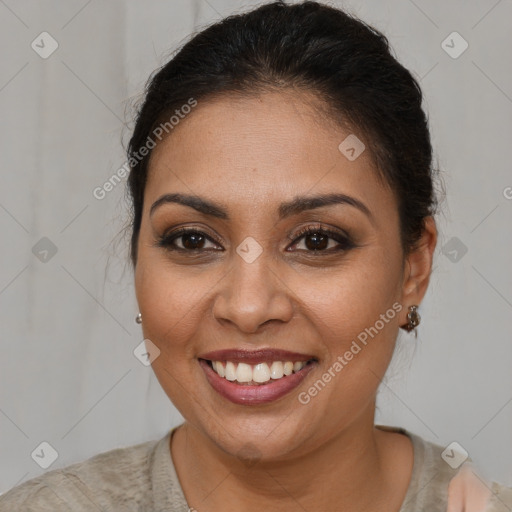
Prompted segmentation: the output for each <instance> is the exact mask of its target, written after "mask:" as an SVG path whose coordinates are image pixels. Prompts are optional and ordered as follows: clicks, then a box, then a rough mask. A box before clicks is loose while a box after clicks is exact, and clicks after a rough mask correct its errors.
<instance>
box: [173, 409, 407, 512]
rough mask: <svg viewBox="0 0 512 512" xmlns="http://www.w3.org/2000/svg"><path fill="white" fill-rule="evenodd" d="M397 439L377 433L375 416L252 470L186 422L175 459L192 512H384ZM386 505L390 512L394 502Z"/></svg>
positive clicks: (252, 466)
mask: <svg viewBox="0 0 512 512" xmlns="http://www.w3.org/2000/svg"><path fill="white" fill-rule="evenodd" d="M389 435H390V434H386V433H384V432H382V431H380V430H378V429H376V428H375V427H374V425H373V415H371V417H367V418H361V420H360V421H358V422H355V423H353V424H352V425H350V426H349V427H348V428H346V429H345V430H343V431H342V432H340V433H339V434H337V435H336V436H334V437H333V438H332V439H330V440H329V442H327V443H324V444H321V445H320V446H318V447H317V448H315V449H314V450H312V451H311V452H309V453H307V454H303V455H301V456H297V457H295V458H290V459H287V460H279V461H255V462H254V463H250V462H248V463H246V464H244V463H243V462H241V461H240V460H239V459H238V458H235V457H232V456H228V455H226V454H225V453H224V452H222V451H221V450H220V449H219V448H218V447H217V446H215V445H213V443H212V442H211V441H210V440H209V439H208V438H206V437H205V436H204V435H203V434H202V433H201V432H200V431H199V430H197V429H196V428H193V427H191V426H190V425H189V424H187V423H185V424H184V425H183V426H182V427H181V428H179V429H178V430H177V431H176V432H175V434H174V436H173V442H172V457H173V460H174V463H175V466H176V471H177V472H178V476H179V479H180V482H181V484H182V488H183V491H184V493H185V496H186V497H187V501H188V502H189V506H190V507H192V508H193V509H196V510H197V511H198V512H202V511H203V510H209V511H217V510H219V511H220V510H222V511H223V512H230V511H231V510H233V511H235V510H236V511H238V510H244V511H247V512H251V511H253V510H254V511H256V510H258V511H260V510H262V509H263V510H264V509H265V507H267V506H268V507H269V508H270V507H271V508H272V510H283V511H284V510H296V509H299V510H300V509H301V508H303V509H305V510H332V509H333V503H336V504H338V505H339V507H340V508H339V509H340V510H341V509H347V510H350V509H353V510H368V511H371V510H379V508H380V510H382V506H383V505H385V501H384V497H386V492H388V493H389V485H390V478H389V473H390V470H391V469H393V468H394V467H395V466H396V457H395V462H394V463H391V462H390V461H391V459H392V458H393V457H391V455H392V451H393V450H392V449H391V445H390V443H389V441H390V439H389ZM391 435H396V434H391ZM401 437H404V436H401ZM395 476H396V475H395ZM407 482H408V480H407ZM386 489H387V491H386ZM395 490H396V489H395ZM398 497H400V499H399V500H398V501H397V502H396V503H397V504H398V505H397V508H396V509H397V510H398V508H399V504H400V503H401V500H402V499H403V496H400V493H399V494H398ZM386 501H387V505H388V506H389V496H387V497H386ZM276 503H277V504H279V505H278V506H279V507H281V508H277V509H276ZM334 508H336V509H337V508H338V506H335V507H334ZM385 508H388V507H385ZM388 510H393V509H392V508H391V509H390V508H388Z"/></svg>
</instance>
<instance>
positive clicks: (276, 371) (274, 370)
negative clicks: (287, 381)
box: [270, 361, 284, 379]
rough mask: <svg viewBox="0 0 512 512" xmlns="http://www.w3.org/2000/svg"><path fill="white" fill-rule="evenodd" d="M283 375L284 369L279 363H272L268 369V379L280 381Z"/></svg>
mask: <svg viewBox="0 0 512 512" xmlns="http://www.w3.org/2000/svg"><path fill="white" fill-rule="evenodd" d="M283 375H284V367H283V363H281V361H274V362H273V363H272V366H271V367H270V377H272V378H273V379H280V378H281V377H282V376H283Z"/></svg>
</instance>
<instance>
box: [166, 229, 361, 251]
mask: <svg viewBox="0 0 512 512" xmlns="http://www.w3.org/2000/svg"><path fill="white" fill-rule="evenodd" d="M187 234H195V235H201V236H203V237H204V238H206V239H207V240H209V241H210V242H215V243H217V244H219V245H220V241H219V240H217V239H216V238H215V237H211V236H207V235H206V234H205V233H203V232H202V231H200V230H198V229H194V228H178V229H176V230H175V231H173V232H172V233H170V234H164V235H163V236H161V237H159V238H158V240H157V243H156V245H157V246H158V247H162V248H164V249H166V250H168V251H179V252H182V253H185V252H187V253H196V254H197V253H198V252H203V251H209V249H182V248H181V247H175V246H174V245H173V242H174V241H175V240H177V239H178V238H182V237H183V236H184V235H187ZM312 234H317V235H324V236H328V237H329V238H331V239H333V240H335V241H336V242H338V244H339V246H340V247H338V248H330V249H321V250H318V251H317V250H304V249H301V250H300V252H307V253H311V254H317V255H322V253H324V254H325V255H329V254H332V253H333V252H340V251H348V250H350V249H353V248H355V247H356V245H355V244H354V243H353V242H352V240H351V239H350V238H349V237H348V236H346V235H344V234H342V233H340V232H338V231H334V230H332V229H329V228H326V227H323V226H322V225H317V226H308V227H306V228H303V229H301V230H300V231H299V232H298V233H297V234H296V235H295V236H294V237H288V238H289V239H290V240H292V241H293V244H292V245H296V244H297V243H298V242H299V241H300V240H301V239H302V238H304V237H305V236H307V235H312Z"/></svg>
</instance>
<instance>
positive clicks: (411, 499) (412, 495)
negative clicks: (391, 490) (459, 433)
mask: <svg viewBox="0 0 512 512" xmlns="http://www.w3.org/2000/svg"><path fill="white" fill-rule="evenodd" d="M391 429H392V430H394V431H398V432H401V433H403V434H405V435H407V436H408V437H409V438H410V439H411V442H412V445H413V449H414V465H413V472H412V475H411V481H410V484H409V489H408V491H407V494H406V499H405V501H404V503H403V505H402V508H401V509H400V512H409V511H413V510H414V511H416V510H429V512H510V511H511V510H512V489H511V488H508V487H505V486H503V485H501V484H499V483H497V482H491V481H487V480H486V479H485V478H483V477H482V476H481V474H480V473H479V471H478V469H477V468H476V466H475V465H474V463H473V461H472V460H471V458H470V457H469V456H468V454H467V452H466V451H465V450H464V449H463V448H462V447H461V446H460V445H458V444H457V443H451V444H450V445H448V446H447V447H443V446H440V445H439V444H437V443H433V442H431V441H427V440H426V439H423V438H422V437H420V436H418V435H416V434H413V433H411V432H409V431H406V430H405V429H401V428H397V427H391Z"/></svg>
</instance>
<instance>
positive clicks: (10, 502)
mask: <svg viewBox="0 0 512 512" xmlns="http://www.w3.org/2000/svg"><path fill="white" fill-rule="evenodd" d="M378 428H380V429H384V430H393V431H398V432H401V433H403V434H405V435H407V436H409V437H410V439H411V441H412V444H413V448H414V465H413V470H412V476H411V481H410V484H409V488H408V490H407V494H406V497H405V500H404V502H403V504H402V507H401V508H400V512H422V511H425V512H511V511H512V489H510V488H506V487H503V486H501V485H498V484H497V483H494V482H493V483H485V482H483V480H482V479H480V478H479V477H477V476H475V474H474V473H473V470H472V466H471V465H470V464H468V462H466V463H464V464H463V465H462V466H460V467H459V468H458V469H452V468H451V467H450V465H449V464H448V463H446V462H445V461H444V460H443V458H442V457H441V454H442V452H443V448H442V447H441V446H438V445H435V444H433V443H430V442H428V441H425V440H424V439H422V438H421V437H419V436H417V435H415V434H412V433H410V432H408V431H406V430H404V429H399V428H393V427H384V426H378ZM174 430H175V429H173V430H171V431H170V432H168V433H167V434H166V435H165V436H164V437H163V438H162V439H160V440H155V441H148V442H145V443H142V444H138V445H134V446H129V447H126V448H117V449H115V450H110V451H108V452H104V453H100V454H98V455H95V456H94V457H91V458H90V459H87V460H85V461H83V462H80V463H77V464H73V465H70V466H67V467H65V468H62V469H54V470H51V471H48V472H46V473H44V474H43V475H41V476H39V477H37V478H33V479H31V480H28V481H27V482H24V483H22V484H20V485H18V486H17V487H14V488H13V489H11V490H9V491H8V492H7V493H5V494H3V495H2V496H0V511H1V512H14V511H22V512H36V511H37V512H64V511H66V512H67V511H70V510H71V511H73V512H85V511H98V512H99V511H102V512H107V511H108V512H110V511H112V512H113V511H115V512H132V511H133V512H135V511H138V512H189V511H193V510H195V509H193V508H189V506H188V505H187V502H186V500H185V497H184V495H183V491H182V489H181V486H180V482H179V480H178V477H177V474H176V470H175V468H174V464H173V461H172V458H171V452H170V436H171V435H172V432H173V431H174ZM196 507H198V508H197V512H202V511H201V509H200V507H199V505H198V504H196ZM312 512H313V511H312ZM322 512H323V511H322ZM333 512H339V509H338V508H337V509H336V510H333Z"/></svg>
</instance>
